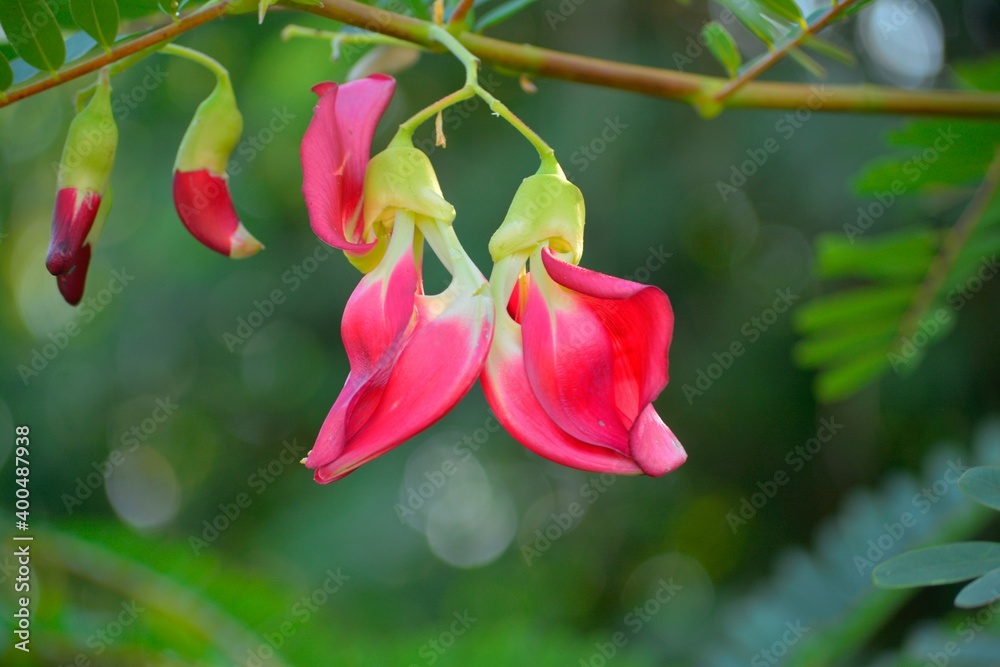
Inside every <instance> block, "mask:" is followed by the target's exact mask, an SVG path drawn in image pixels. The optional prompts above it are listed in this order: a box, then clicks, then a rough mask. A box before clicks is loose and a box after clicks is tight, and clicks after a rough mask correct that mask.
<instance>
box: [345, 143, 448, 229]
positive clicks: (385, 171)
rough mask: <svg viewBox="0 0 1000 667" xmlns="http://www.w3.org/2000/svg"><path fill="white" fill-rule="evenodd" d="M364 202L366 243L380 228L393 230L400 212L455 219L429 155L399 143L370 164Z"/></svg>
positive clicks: (445, 220) (446, 221)
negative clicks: (397, 214) (377, 227)
mask: <svg viewBox="0 0 1000 667" xmlns="http://www.w3.org/2000/svg"><path fill="white" fill-rule="evenodd" d="M364 202H365V210H364V216H365V231H364V236H365V238H366V239H367V238H375V236H376V231H377V229H376V225H381V227H382V229H383V230H384V229H389V228H391V227H392V224H393V221H394V220H395V215H396V212H397V211H409V212H410V213H414V214H416V215H422V216H425V217H428V218H431V219H433V220H440V221H441V222H445V223H449V224H450V223H451V222H452V221H453V220H454V219H455V207H454V206H452V205H451V204H449V203H448V202H447V201H446V200H445V198H444V196H443V195H442V194H441V186H440V184H438V180H437V175H436V174H435V173H434V168H433V167H432V166H431V161H430V160H429V159H428V158H427V155H426V154H425V153H424V152H423V151H421V150H420V149H417V148H414V147H413V146H407V145H401V142H396V141H394V142H393V143H392V144H391V145H390V146H389V147H388V148H386V149H385V150H384V151H382V152H381V153H379V154H378V155H376V156H375V157H373V158H372V159H371V161H370V162H369V163H368V168H367V170H366V171H365V191H364Z"/></svg>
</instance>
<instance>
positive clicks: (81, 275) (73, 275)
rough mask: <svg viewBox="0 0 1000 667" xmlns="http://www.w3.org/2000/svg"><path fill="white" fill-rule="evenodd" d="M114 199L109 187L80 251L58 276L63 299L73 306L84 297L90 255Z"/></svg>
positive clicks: (57, 280)
mask: <svg viewBox="0 0 1000 667" xmlns="http://www.w3.org/2000/svg"><path fill="white" fill-rule="evenodd" d="M113 200H114V196H113V195H112V190H111V188H110V187H109V188H108V190H107V192H105V193H104V197H103V198H102V199H101V206H100V208H98V209H97V216H96V217H95V219H94V225H93V227H91V228H90V233H88V234H87V238H85V239H84V241H83V245H82V246H81V247H80V251H79V252H78V253H76V255H75V256H74V261H73V263H72V264H71V265H70V266H69V267H68V268H67V269H66V270H65V271H64V272H63V273H60V274H59V275H57V276H56V285H57V286H58V287H59V293H60V294H62V296H63V299H65V300H66V303H68V304H69V305H71V306H75V305H77V304H78V303H80V299H82V298H83V288H84V286H85V285H86V283H87V269H88V268H90V256H91V254H92V252H93V247H94V243H96V242H97V238H98V237H99V236H100V235H101V231H102V230H103V229H104V223H105V221H106V220H107V219H108V213H110V212H111V204H112V201H113Z"/></svg>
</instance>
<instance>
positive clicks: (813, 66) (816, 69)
mask: <svg viewBox="0 0 1000 667" xmlns="http://www.w3.org/2000/svg"><path fill="white" fill-rule="evenodd" d="M788 55H789V56H791V58H792V60H794V61H795V62H797V63H798V64H799V65H801V66H802V68H803V69H805V70H806V71H807V72H809V73H810V74H812V75H813V76H815V77H817V78H823V77H825V76H826V69H824V67H823V66H822V65H820V64H819V63H818V62H816V61H815V60H813V59H812V58H810V57H809V56H807V55H806V53H805V52H804V51H803V50H802V49H797V48H794V47H793V48H790V49H788Z"/></svg>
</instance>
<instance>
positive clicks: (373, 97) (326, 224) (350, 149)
mask: <svg viewBox="0 0 1000 667" xmlns="http://www.w3.org/2000/svg"><path fill="white" fill-rule="evenodd" d="M395 87H396V81H395V80H394V79H393V78H392V77H390V76H386V75H384V74H373V75H371V76H369V77H366V78H364V79H359V80H357V81H352V82H350V83H346V84H344V85H337V84H335V83H321V84H318V85H317V86H315V87H313V92H315V93H316V94H317V95H319V102H318V103H317V104H316V108H315V110H314V112H313V119H312V122H310V123H309V128H308V129H307V130H306V133H305V136H304V137H303V138H302V174H303V185H302V191H303V194H304V195H305V200H306V208H307V209H308V211H309V222H310V224H311V225H312V229H313V231H314V232H315V233H316V235H317V236H319V237H320V238H321V239H322V240H323V241H325V242H326V243H328V244H330V245H332V246H333V247H335V248H340V249H341V250H345V251H347V252H349V253H350V254H352V255H355V256H357V255H365V254H367V253H368V252H370V251H371V250H372V249H373V248H374V247H375V244H376V239H375V237H374V234H373V232H372V230H371V229H370V228H367V229H366V227H365V224H364V223H365V221H364V219H363V216H362V198H363V190H364V180H365V169H366V167H367V166H368V158H369V153H370V151H371V145H372V137H373V136H374V134H375V126H376V125H377V124H378V121H379V119H380V118H381V117H382V113H383V112H384V111H385V108H386V106H388V104H389V100H390V98H392V93H393V90H394V89H395Z"/></svg>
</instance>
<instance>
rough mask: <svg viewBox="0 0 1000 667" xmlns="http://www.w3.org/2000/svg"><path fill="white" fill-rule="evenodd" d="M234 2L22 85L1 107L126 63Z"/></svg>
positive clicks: (217, 14) (223, 0)
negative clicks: (109, 66)
mask: <svg viewBox="0 0 1000 667" xmlns="http://www.w3.org/2000/svg"><path fill="white" fill-rule="evenodd" d="M230 1H231V0H221V1H220V2H218V3H217V4H213V5H210V6H207V7H204V8H202V9H200V10H198V11H196V12H193V13H191V14H188V15H187V16H185V17H184V18H182V19H178V20H176V21H171V22H170V23H168V24H167V25H165V26H163V27H162V28H158V29H157V30H153V31H152V32H148V33H146V34H145V35H143V36H141V37H137V38H135V39H133V40H130V41H127V42H123V43H121V44H116V45H115V46H114V47H112V49H111V51H110V52H104V53H101V54H99V55H97V56H94V57H93V58H89V59H87V60H84V61H82V62H79V63H77V64H76V65H72V66H71V67H67V68H65V69H63V70H60V71H59V72H58V73H57V74H58V76H55V75H53V76H49V77H45V78H44V79H39V80H38V81H35V82H33V83H29V84H25V85H22V86H18V87H17V88H14V89H12V90H10V91H8V92H7V95H6V97H4V98H3V99H0V107H5V106H7V105H8V104H13V103H14V102H18V101H20V100H23V99H24V98H26V97H31V96H32V95H37V94H38V93H41V92H44V91H46V90H49V89H50V88H54V87H56V86H58V85H60V84H62V83H66V82H67V81H72V80H73V79H77V78H79V77H81V76H84V75H85V74H90V73H91V72H96V71H97V70H99V69H101V68H102V67H104V66H106V65H110V64H111V63H115V62H118V61H119V60H123V59H125V58H127V57H129V56H131V55H134V54H137V53H139V52H141V51H145V50H146V49H149V48H150V47H152V46H156V45H158V44H162V43H164V42H169V41H170V40H172V39H174V38H175V37H177V36H178V35H180V34H182V33H185V32H187V31H188V30H191V29H192V28H197V27H198V26H200V25H202V24H205V23H208V22H209V21H212V20H214V19H217V18H219V17H220V16H222V15H223V14H225V12H226V9H227V8H228V7H229V4H230Z"/></svg>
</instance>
